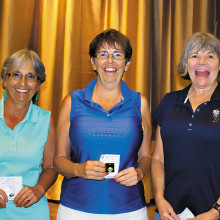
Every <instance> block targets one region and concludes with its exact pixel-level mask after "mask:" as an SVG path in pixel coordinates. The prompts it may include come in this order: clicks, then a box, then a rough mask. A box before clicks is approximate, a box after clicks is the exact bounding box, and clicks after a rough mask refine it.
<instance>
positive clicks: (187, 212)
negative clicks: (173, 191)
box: [178, 207, 195, 220]
mask: <svg viewBox="0 0 220 220" xmlns="http://www.w3.org/2000/svg"><path fill="white" fill-rule="evenodd" d="M178 216H179V217H180V219H181V220H186V219H188V218H194V217H195V216H194V215H193V213H192V212H191V211H190V210H189V209H188V208H187V207H186V208H185V209H184V210H183V212H181V213H180V214H179V215H178Z"/></svg>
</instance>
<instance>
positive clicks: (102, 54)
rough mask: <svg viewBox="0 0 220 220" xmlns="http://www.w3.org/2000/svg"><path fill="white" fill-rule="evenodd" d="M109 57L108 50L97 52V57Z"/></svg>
mask: <svg viewBox="0 0 220 220" xmlns="http://www.w3.org/2000/svg"><path fill="white" fill-rule="evenodd" d="M105 57H108V52H106V51H102V52H99V53H98V54H97V58H105Z"/></svg>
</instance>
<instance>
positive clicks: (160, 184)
mask: <svg viewBox="0 0 220 220" xmlns="http://www.w3.org/2000/svg"><path fill="white" fill-rule="evenodd" d="M151 176H152V183H153V188H154V195H155V200H156V202H157V201H158V200H159V199H160V198H162V197H163V196H164V165H163V164H162V163H161V162H160V161H159V160H157V159H152V164H151Z"/></svg>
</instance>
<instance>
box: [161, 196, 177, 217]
mask: <svg viewBox="0 0 220 220" xmlns="http://www.w3.org/2000/svg"><path fill="white" fill-rule="evenodd" d="M157 207H158V210H159V214H160V219H161V220H180V217H179V216H177V215H176V213H175V212H174V210H173V208H172V206H171V205H170V203H169V202H168V201H167V200H165V199H164V198H161V199H160V200H159V201H158V200H157Z"/></svg>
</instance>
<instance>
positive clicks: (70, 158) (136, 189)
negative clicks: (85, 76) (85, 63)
mask: <svg viewBox="0 0 220 220" xmlns="http://www.w3.org/2000/svg"><path fill="white" fill-rule="evenodd" d="M89 53H90V57H91V64H92V67H93V69H94V71H95V72H96V73H97V78H96V79H94V80H93V81H91V82H90V83H89V84H88V86H87V87H86V88H85V89H79V90H76V91H73V92H71V93H70V94H69V95H67V96H66V97H65V99H64V101H63V104H62V107H61V111H60V116H59V119H58V125H57V148H56V154H55V159H54V163H55V168H56V169H57V171H58V172H59V173H61V174H62V175H64V176H65V178H64V180H63V183H62V190H61V205H60V207H59V210H58V217H57V219H58V220H61V219H62V220H64V219H77V220H78V219H90V220H91V219H95V220H99V219H100V220H104V219H111V220H116V219H126V220H129V219H132V220H133V219H137V220H142V219H148V218H147V209H146V206H145V205H146V204H145V198H144V189H143V184H142V181H141V179H142V178H143V177H144V175H145V173H146V172H147V171H148V170H149V168H150V162H151V154H150V141H151V117H150V110H149V106H148V101H147V99H146V98H145V97H144V96H143V95H141V94H140V93H137V92H135V91H133V90H130V89H129V88H128V86H127V85H126V83H125V82H124V81H123V80H122V77H123V75H124V73H125V72H126V71H127V69H128V67H129V65H130V63H131V55H132V48H131V45H130V42H129V40H128V38H127V37H126V36H124V35H123V34H121V33H120V32H119V31H117V30H114V29H109V30H106V31H104V32H102V33H100V34H99V35H97V36H96V37H95V39H94V40H93V41H92V42H91V44H90V49H89Z"/></svg>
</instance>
